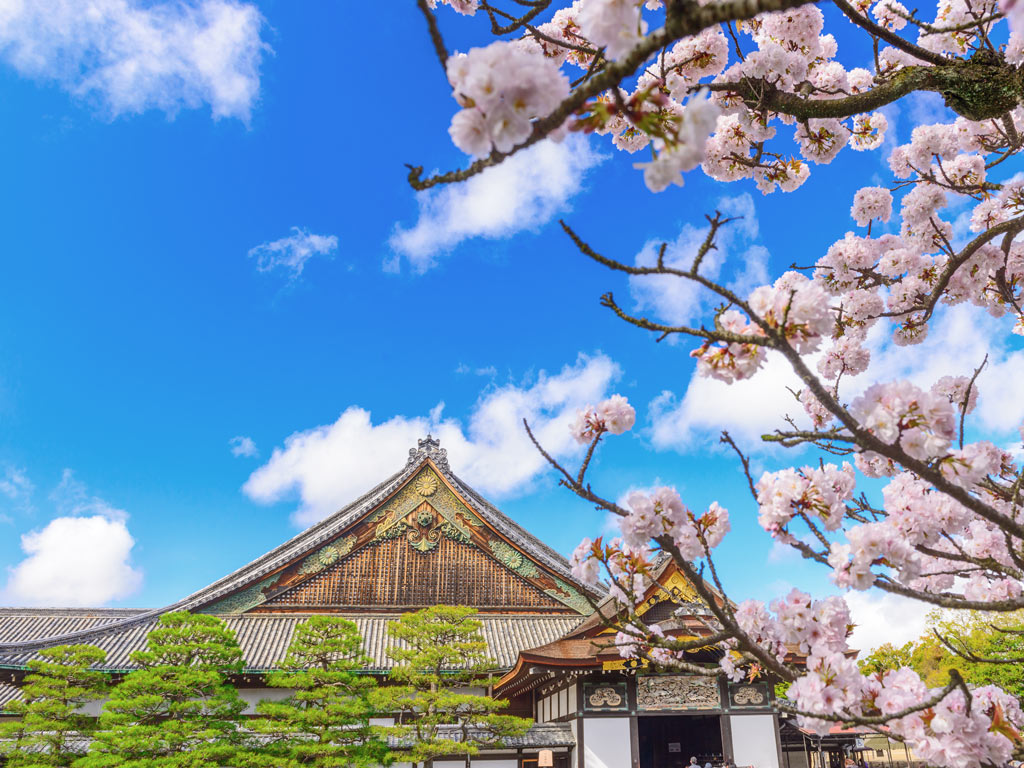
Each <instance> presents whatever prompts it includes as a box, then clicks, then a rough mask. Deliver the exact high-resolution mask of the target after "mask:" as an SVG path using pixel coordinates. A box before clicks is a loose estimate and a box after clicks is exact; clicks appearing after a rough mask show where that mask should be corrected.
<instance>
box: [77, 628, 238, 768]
mask: <svg viewBox="0 0 1024 768" xmlns="http://www.w3.org/2000/svg"><path fill="white" fill-rule="evenodd" d="M132 661H133V662H134V663H135V664H137V665H138V666H139V667H140V669H138V670H136V671H133V672H131V673H129V674H128V675H127V676H126V677H125V678H124V680H123V681H122V682H121V683H120V684H118V685H117V686H116V687H115V688H114V690H113V691H112V692H111V696H110V699H109V700H108V701H107V702H106V703H105V704H104V706H103V711H102V713H101V715H100V719H99V730H98V731H97V733H96V734H95V739H94V741H93V743H92V745H91V746H90V749H89V754H88V756H86V757H85V758H82V760H81V761H80V762H79V763H78V764H77V766H78V768H108V766H109V767H112V766H118V767H119V768H120V767H122V766H123V768H178V767H179V766H181V767H182V768H184V767H186V766H187V768H219V767H220V766H223V765H229V764H230V763H231V761H232V758H233V757H234V755H235V751H236V745H237V744H238V743H239V740H240V736H239V730H238V719H239V715H240V713H241V711H242V710H243V709H244V706H245V705H244V703H243V702H242V700H241V699H240V698H239V697H238V693H237V692H236V691H235V689H234V688H233V687H232V686H231V685H230V684H229V683H228V675H230V674H232V673H237V672H239V671H241V668H242V652H241V650H239V647H238V644H237V642H236V641H235V635H234V633H233V632H232V631H231V630H230V629H228V628H227V627H226V626H225V625H224V622H223V621H221V620H220V619H218V618H216V617H215V616H208V615H204V614H190V613H185V612H180V613H168V614H164V615H163V616H161V617H160V619H159V621H158V622H157V625H156V626H155V627H154V628H153V630H152V631H151V632H150V633H149V636H148V638H147V648H146V650H144V651H136V652H135V653H133V654H132Z"/></svg>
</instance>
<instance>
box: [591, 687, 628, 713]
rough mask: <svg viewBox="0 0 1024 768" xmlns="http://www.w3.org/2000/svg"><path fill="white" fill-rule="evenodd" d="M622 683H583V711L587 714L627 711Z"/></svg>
mask: <svg viewBox="0 0 1024 768" xmlns="http://www.w3.org/2000/svg"><path fill="white" fill-rule="evenodd" d="M626 693H627V692H626V684H625V683H624V682H623V683H609V682H600V683H584V684H583V709H584V710H586V711H587V712H621V711H625V710H628V709H629V701H628V699H627V696H626Z"/></svg>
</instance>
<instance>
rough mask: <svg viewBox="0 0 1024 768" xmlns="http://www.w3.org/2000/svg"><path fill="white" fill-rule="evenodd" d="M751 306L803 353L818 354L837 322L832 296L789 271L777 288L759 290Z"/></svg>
mask: <svg viewBox="0 0 1024 768" xmlns="http://www.w3.org/2000/svg"><path fill="white" fill-rule="evenodd" d="M749 303H750V308H751V309H752V310H753V311H754V313H755V314H757V315H758V316H759V317H760V318H761V320H763V321H764V322H765V324H767V325H768V326H769V327H771V328H777V329H779V330H781V331H782V333H783V335H784V336H785V337H786V340H787V341H788V342H789V343H790V344H791V345H792V346H793V347H794V348H795V349H796V351H797V352H800V353H801V354H805V353H807V352H814V351H815V350H816V349H817V348H818V346H819V345H820V344H821V341H822V338H823V337H825V336H828V335H830V334H831V331H832V329H833V326H834V323H835V319H834V316H833V314H832V311H831V308H830V306H829V301H828V294H826V292H825V291H824V290H823V289H822V287H821V286H820V285H818V284H817V283H815V282H813V281H811V280H809V279H808V278H806V277H805V276H804V275H801V274H800V273H799V272H786V273H785V274H783V275H782V277H780V278H779V279H778V280H776V281H775V284H774V285H772V286H767V285H762V286H761V287H760V288H755V289H754V291H753V293H751V294H750V299H749Z"/></svg>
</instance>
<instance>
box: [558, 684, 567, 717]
mask: <svg viewBox="0 0 1024 768" xmlns="http://www.w3.org/2000/svg"><path fill="white" fill-rule="evenodd" d="M567 714H569V690H568V689H567V688H563V689H562V690H560V691H559V692H558V716H559V717H562V716H563V715H567Z"/></svg>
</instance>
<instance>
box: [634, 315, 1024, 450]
mask: <svg viewBox="0 0 1024 768" xmlns="http://www.w3.org/2000/svg"><path fill="white" fill-rule="evenodd" d="M1011 324H1012V321H1011V320H1009V319H1007V318H1002V319H997V318H993V317H991V316H989V315H988V313H986V312H985V311H984V310H982V309H980V308H978V307H972V306H969V305H966V304H963V305H957V306H954V307H943V308H940V310H939V313H938V314H937V315H936V318H935V320H934V321H933V325H932V327H931V328H930V330H929V335H928V337H927V338H926V339H925V340H924V341H923V342H922V343H921V344H917V345H913V346H909V347H899V346H896V345H895V344H893V343H892V341H891V337H890V335H889V334H890V333H891V326H888V325H886V324H879V325H877V326H876V327H875V328H874V329H872V332H871V334H870V335H869V338H868V348H869V349H870V350H871V366H870V368H869V370H868V371H867V372H866V373H863V374H860V375H859V376H855V377H851V378H847V379H846V380H845V384H844V386H843V389H842V397H843V400H844V401H846V402H850V401H851V400H852V399H853V398H854V397H856V396H857V395H858V394H859V393H860V392H862V391H863V390H864V389H865V388H866V387H867V386H868V385H869V384H870V383H871V382H874V381H894V380H898V379H908V380H910V381H912V382H914V383H916V384H917V385H918V386H921V387H923V388H928V387H930V386H931V385H932V384H934V383H935V382H936V381H937V380H938V379H940V378H941V377H942V376H947V375H957V376H970V375H971V374H972V373H973V372H974V369H975V368H976V367H977V366H978V365H980V364H981V361H982V360H983V359H984V358H985V355H986V354H987V355H988V365H987V366H986V368H985V370H984V371H983V372H982V374H981V376H979V377H978V380H977V383H976V386H977V387H978V391H979V393H980V396H979V399H978V408H977V410H976V411H975V413H974V414H972V415H971V416H970V417H969V418H968V422H967V424H968V427H969V428H972V429H974V430H979V431H981V432H982V433H983V436H987V437H988V438H989V439H993V440H995V441H996V442H997V443H998V442H1000V441H1003V442H1005V441H1006V439H1007V438H1008V437H1013V438H1015V437H1016V430H1017V428H1018V427H1019V426H1021V424H1024V398H1022V397H1021V396H1020V382H1021V381H1024V350H1021V349H1019V348H1018V349H1014V348H1012V347H1009V346H1007V345H1006V344H1005V343H1004V340H1005V339H1007V337H1009V338H1011V339H1016V337H1014V336H1010V334H1009V333H1008V329H1009V326H1010V325H1011ZM1014 343H1015V342H1014ZM808 362H809V364H810V367H811V369H812V370H814V369H815V357H811V358H809V359H808ZM802 388H803V384H802V383H801V382H800V380H799V379H798V378H797V377H796V375H795V374H794V373H793V372H792V370H791V369H790V367H789V365H788V363H786V361H785V359H784V358H783V357H781V356H780V355H777V354H775V353H771V352H769V354H768V359H767V362H766V363H765V365H764V367H763V368H762V369H761V370H760V371H759V372H758V373H757V374H755V375H754V376H753V377H752V378H750V379H747V380H745V381H740V382H737V383H735V384H725V383H723V382H720V381H717V380H715V379H706V378H702V377H700V376H698V375H697V374H696V372H694V373H693V374H692V375H691V377H690V381H689V383H688V385H687V388H686V392H685V393H684V394H683V397H682V398H681V399H680V398H679V397H677V396H676V395H675V394H674V393H672V392H669V391H665V392H662V393H661V395H659V396H658V397H657V398H655V399H654V400H653V401H652V402H651V404H650V412H649V417H650V419H651V428H650V436H651V442H652V444H653V445H654V446H655V447H656V448H659V449H674V450H677V451H680V452H688V451H694V450H697V451H699V450H703V449H704V448H705V447H706V446H707V444H708V443H709V442H712V443H714V442H715V441H717V440H718V436H719V434H720V433H721V431H722V430H723V429H727V430H729V432H730V433H731V434H732V435H733V437H735V438H737V439H738V440H740V442H741V446H742V447H743V448H744V450H747V451H754V450H764V449H765V448H767V446H766V444H764V443H762V442H761V439H760V437H761V435H762V434H765V433H767V432H771V431H773V430H775V429H777V428H781V429H785V428H787V425H786V423H785V422H784V421H783V417H784V416H786V415H789V416H791V417H793V418H794V419H795V420H796V422H797V424H798V425H802V426H807V425H808V424H809V420H808V419H807V416H806V415H805V413H804V410H803V407H802V406H801V405H800V404H799V403H798V402H797V401H796V400H795V399H794V397H793V395H792V393H791V392H790V390H793V391H800V390H801V389H802Z"/></svg>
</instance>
